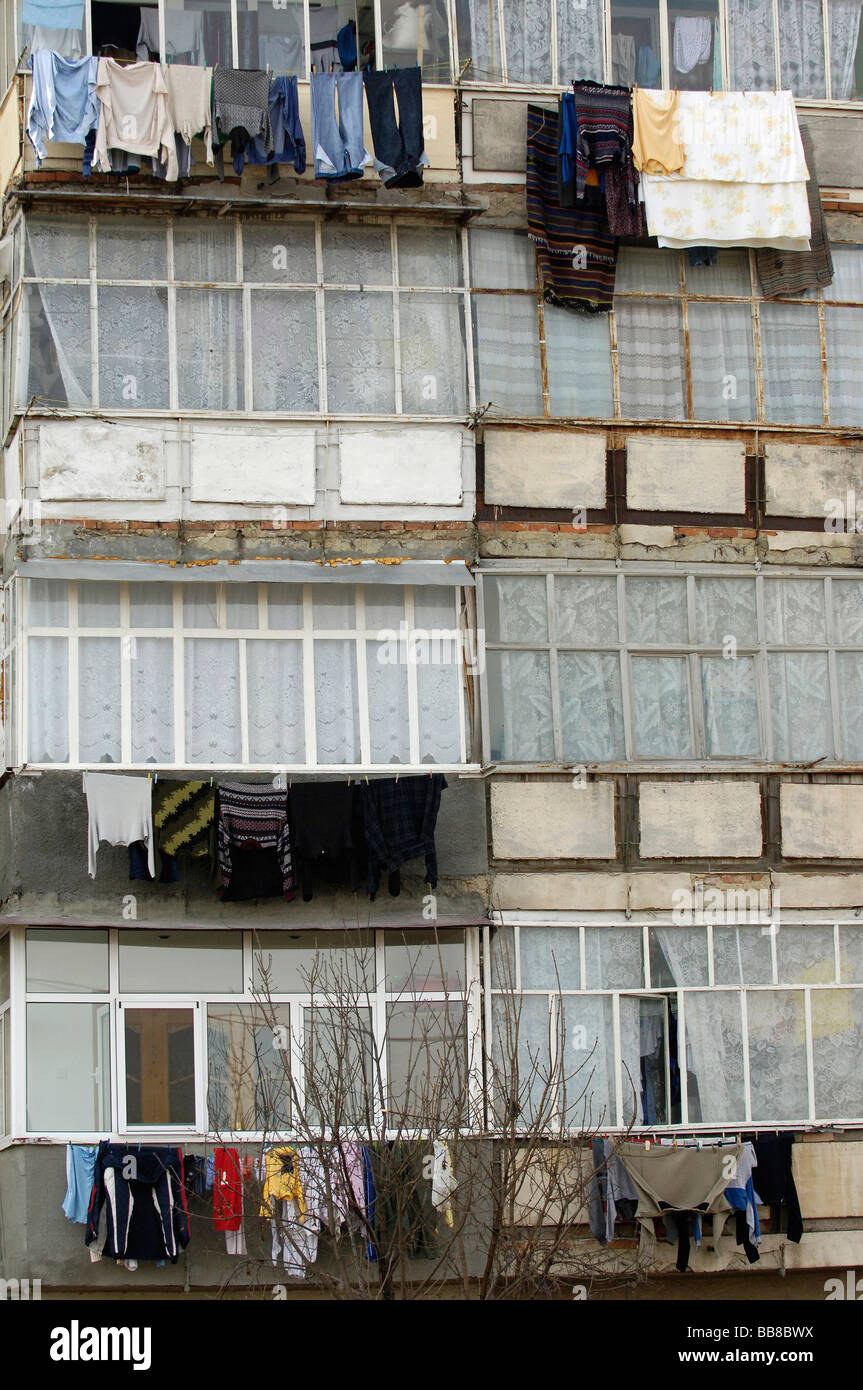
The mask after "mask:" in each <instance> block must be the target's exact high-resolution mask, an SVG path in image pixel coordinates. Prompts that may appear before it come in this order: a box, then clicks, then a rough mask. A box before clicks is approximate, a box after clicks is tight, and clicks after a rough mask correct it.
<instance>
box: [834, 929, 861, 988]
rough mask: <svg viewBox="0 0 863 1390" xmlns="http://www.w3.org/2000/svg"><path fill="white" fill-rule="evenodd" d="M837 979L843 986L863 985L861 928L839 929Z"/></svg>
mask: <svg viewBox="0 0 863 1390" xmlns="http://www.w3.org/2000/svg"><path fill="white" fill-rule="evenodd" d="M839 979H840V980H841V981H842V983H843V985H847V984H852V983H853V984H863V927H852V926H846V925H845V923H844V922H843V923H842V925H841V926H840V928H839Z"/></svg>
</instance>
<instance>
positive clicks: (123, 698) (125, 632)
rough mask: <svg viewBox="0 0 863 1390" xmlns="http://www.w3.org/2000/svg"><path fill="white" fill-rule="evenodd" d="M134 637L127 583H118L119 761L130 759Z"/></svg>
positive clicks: (126, 762) (123, 761) (129, 760)
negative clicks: (131, 627) (131, 629)
mask: <svg viewBox="0 0 863 1390" xmlns="http://www.w3.org/2000/svg"><path fill="white" fill-rule="evenodd" d="M137 656H138V653H137V651H136V650H135V638H134V637H132V636H131V635H130V632H129V585H128V584H121V585H120V762H121V763H125V764H128V763H131V761H132V663H133V662H134V661H136V660H137Z"/></svg>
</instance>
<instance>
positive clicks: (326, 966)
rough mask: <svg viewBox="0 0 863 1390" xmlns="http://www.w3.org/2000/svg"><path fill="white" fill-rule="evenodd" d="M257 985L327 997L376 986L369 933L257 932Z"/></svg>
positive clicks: (263, 990) (266, 993)
mask: <svg viewBox="0 0 863 1390" xmlns="http://www.w3.org/2000/svg"><path fill="white" fill-rule="evenodd" d="M254 948H255V990H256V991H257V992H259V993H260V994H261V995H262V996H263V997H264V998H269V997H270V996H271V995H273V994H317V995H325V996H327V997H332V996H342V995H349V996H351V997H353V996H354V995H357V994H364V993H366V992H367V991H369V990H374V988H375V947H374V940H373V937H372V934H371V933H370V932H363V931H358V930H352V931H347V932H341V931H324V932H320V933H319V934H318V935H317V936H315V935H314V934H313V933H312V932H290V933H287V932H279V931H270V932H267V931H262V932H256V933H255V939H254Z"/></svg>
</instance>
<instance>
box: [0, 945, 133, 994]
mask: <svg viewBox="0 0 863 1390" xmlns="http://www.w3.org/2000/svg"><path fill="white" fill-rule="evenodd" d="M28 937H29V932H28ZM9 939H10V938H9V933H8V932H7V933H6V935H5V936H3V937H0V1004H2V1003H4V1002H5V1000H7V999H8V998H9ZM106 943H107V938H106Z"/></svg>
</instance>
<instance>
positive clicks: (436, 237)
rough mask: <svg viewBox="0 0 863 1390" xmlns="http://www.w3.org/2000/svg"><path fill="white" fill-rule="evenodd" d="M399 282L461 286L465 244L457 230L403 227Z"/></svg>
mask: <svg viewBox="0 0 863 1390" xmlns="http://www.w3.org/2000/svg"><path fill="white" fill-rule="evenodd" d="M398 243H399V284H400V285H405V286H411V285H440V286H441V287H449V286H451V285H460V284H461V282H462V274H461V244H460V241H459V237H458V233H457V232H454V231H449V230H444V231H436V230H435V231H430V230H427V229H426V228H425V227H399V229H398Z"/></svg>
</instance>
